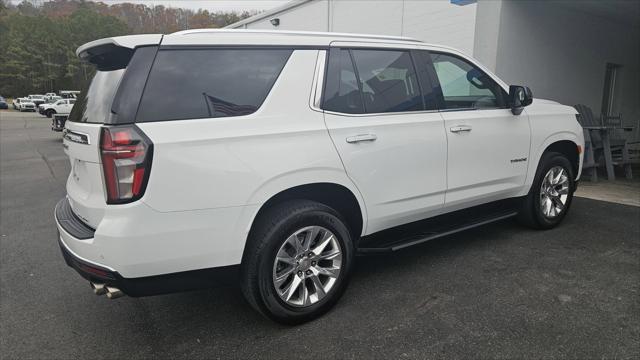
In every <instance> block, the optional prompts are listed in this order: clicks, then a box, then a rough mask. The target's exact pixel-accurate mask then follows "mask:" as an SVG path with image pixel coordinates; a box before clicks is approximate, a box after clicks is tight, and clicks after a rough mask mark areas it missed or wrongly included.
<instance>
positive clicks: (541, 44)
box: [229, 0, 640, 141]
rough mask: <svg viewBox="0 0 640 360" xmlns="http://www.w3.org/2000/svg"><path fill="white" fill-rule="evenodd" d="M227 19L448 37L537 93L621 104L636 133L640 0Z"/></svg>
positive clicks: (418, 3) (505, 0)
mask: <svg viewBox="0 0 640 360" xmlns="http://www.w3.org/2000/svg"><path fill="white" fill-rule="evenodd" d="M229 27H230V28H247V29H272V30H273V29H281V30H305V31H333V32H355V33H369V34H385V35H401V36H409V37H413V38H416V39H420V40H423V41H425V42H429V43H436V44H442V45H447V46H452V47H455V48H457V49H459V50H461V51H463V52H465V53H467V54H469V55H472V56H473V57H475V58H477V59H478V60H480V61H481V62H482V63H484V64H485V65H486V66H488V67H489V68H490V69H492V70H493V71H494V72H495V73H496V74H497V75H498V76H500V77H501V78H502V79H503V80H505V81H506V82H507V83H510V84H518V85H527V86H529V87H531V89H532V90H533V93H534V96H536V97H540V98H547V99H552V100H556V101H559V102H561V103H564V104H567V105H575V104H586V105H588V106H590V107H591V108H592V109H593V111H594V113H595V114H600V113H601V112H608V113H610V114H618V113H622V116H623V119H624V124H625V125H631V126H635V130H634V131H633V132H630V133H626V134H625V135H626V137H627V138H628V139H629V140H631V141H639V140H640V1H635V0H629V1H627V0H610V1H606V0H602V1H600V0H556V1H535V0H477V1H476V0H371V1H366V0H298V1H292V2H290V3H287V4H286V5H284V6H282V7H279V8H275V9H273V10H270V11H267V12H264V13H261V14H258V15H256V16H253V17H251V18H248V19H245V20H243V21H240V22H237V23H235V24H232V25H230V26H229ZM607 74H608V75H607Z"/></svg>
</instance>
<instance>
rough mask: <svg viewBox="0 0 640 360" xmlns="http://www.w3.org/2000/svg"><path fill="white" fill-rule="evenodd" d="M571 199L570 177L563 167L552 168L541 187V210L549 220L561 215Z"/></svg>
mask: <svg viewBox="0 0 640 360" xmlns="http://www.w3.org/2000/svg"><path fill="white" fill-rule="evenodd" d="M568 197H569V177H568V176H567V172H566V171H565V170H564V168H562V167H561V166H554V167H552V168H551V169H550V170H549V171H548V172H547V174H546V175H545V176H544V178H543V179H542V184H541V185H540V209H541V210H542V214H543V215H544V216H546V217H547V218H555V217H557V216H558V215H560V214H561V213H562V212H563V211H564V209H565V206H566V204H567V199H568Z"/></svg>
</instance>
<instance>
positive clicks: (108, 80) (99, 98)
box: [69, 69, 125, 123]
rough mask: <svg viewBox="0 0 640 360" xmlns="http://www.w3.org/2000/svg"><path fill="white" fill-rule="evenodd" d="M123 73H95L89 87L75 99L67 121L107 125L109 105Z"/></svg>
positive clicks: (109, 113) (122, 71)
mask: <svg viewBox="0 0 640 360" xmlns="http://www.w3.org/2000/svg"><path fill="white" fill-rule="evenodd" d="M124 71H125V70H124V69H119V70H113V71H96V74H95V75H94V76H93V80H91V83H90V84H89V86H88V87H87V88H86V89H85V90H83V91H82V92H81V93H80V95H79V96H78V98H77V99H76V104H75V105H74V106H73V109H72V110H71V113H70V114H69V121H74V122H86V123H107V122H108V119H109V116H110V115H111V103H112V102H113V97H114V95H115V93H116V90H117V89H118V84H119V83H120V79H122V75H123V74H124Z"/></svg>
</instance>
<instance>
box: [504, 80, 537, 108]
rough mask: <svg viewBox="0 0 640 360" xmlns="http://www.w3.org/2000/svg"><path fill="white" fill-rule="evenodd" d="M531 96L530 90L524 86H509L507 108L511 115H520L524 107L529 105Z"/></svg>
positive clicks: (531, 99) (531, 100)
mask: <svg viewBox="0 0 640 360" xmlns="http://www.w3.org/2000/svg"><path fill="white" fill-rule="evenodd" d="M532 102H533V95H532V94H531V89H529V88H528V87H526V86H518V85H511V86H509V106H511V112H512V113H513V115H520V114H521V113H522V109H524V107H525V106H529V105H531V103H532Z"/></svg>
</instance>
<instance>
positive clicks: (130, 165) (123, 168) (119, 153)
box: [100, 126, 153, 204]
mask: <svg viewBox="0 0 640 360" xmlns="http://www.w3.org/2000/svg"><path fill="white" fill-rule="evenodd" d="M152 153H153V143H152V142H151V140H149V138H147V137H146V136H145V135H144V134H143V133H142V131H140V129H138V128H137V127H135V126H118V127H103V128H102V134H101V136H100V156H101V158H102V170H103V176H104V183H105V187H106V189H107V204H124V203H128V202H132V201H136V200H138V199H140V198H141V197H142V195H143V194H144V190H145V188H146V186H147V181H148V179H149V172H150V171H151V156H152Z"/></svg>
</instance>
